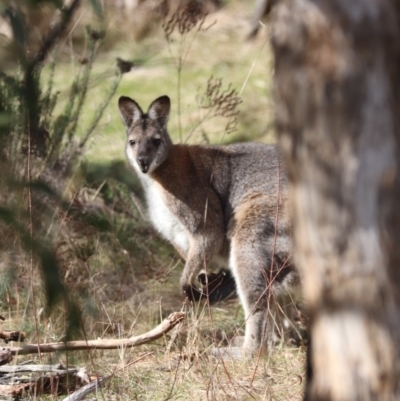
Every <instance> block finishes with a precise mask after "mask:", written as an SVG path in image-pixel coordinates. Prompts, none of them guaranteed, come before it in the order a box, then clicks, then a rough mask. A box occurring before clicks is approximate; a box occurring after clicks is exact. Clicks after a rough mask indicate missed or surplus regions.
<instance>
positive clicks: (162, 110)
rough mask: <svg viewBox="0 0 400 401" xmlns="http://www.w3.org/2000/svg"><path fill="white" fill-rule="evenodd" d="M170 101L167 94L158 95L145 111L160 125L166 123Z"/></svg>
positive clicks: (163, 125)
mask: <svg viewBox="0 0 400 401" xmlns="http://www.w3.org/2000/svg"><path fill="white" fill-rule="evenodd" d="M170 109H171V101H170V100H169V97H168V96H160V97H159V98H157V99H156V100H154V102H153V103H152V104H151V105H150V107H149V110H148V112H147V114H148V116H149V117H150V118H151V119H152V120H157V121H158V122H159V123H160V125H161V126H162V127H165V126H166V125H167V121H168V117H169V111H170Z"/></svg>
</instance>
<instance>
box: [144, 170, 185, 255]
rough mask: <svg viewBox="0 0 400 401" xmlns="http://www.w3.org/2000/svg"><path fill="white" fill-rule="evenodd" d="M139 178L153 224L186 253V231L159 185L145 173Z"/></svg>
mask: <svg viewBox="0 0 400 401" xmlns="http://www.w3.org/2000/svg"><path fill="white" fill-rule="evenodd" d="M141 179H142V183H143V187H144V189H145V194H146V202H147V209H148V213H149V217H150V220H151V222H152V223H153V226H154V227H155V228H156V229H157V230H158V231H159V233H160V234H161V235H162V236H163V237H164V238H165V239H167V240H168V241H170V242H172V244H173V245H175V246H176V247H177V248H180V249H181V250H182V251H183V252H184V253H186V254H187V252H188V251H189V234H188V231H187V229H186V228H185V227H184V225H183V224H182V223H181V222H180V221H179V219H178V218H177V217H176V216H175V214H173V213H172V212H171V210H170V208H169V207H168V206H167V205H166V203H165V198H164V195H163V191H162V188H161V186H160V185H159V184H158V183H156V182H154V181H153V180H152V179H151V178H150V177H148V176H147V175H143V174H141Z"/></svg>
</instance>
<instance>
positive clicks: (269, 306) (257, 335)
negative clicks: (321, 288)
mask: <svg viewBox="0 0 400 401" xmlns="http://www.w3.org/2000/svg"><path fill="white" fill-rule="evenodd" d="M119 109H120V112H121V115H122V119H123V121H124V123H125V126H126V130H127V141H126V154H127V157H128V159H129V161H130V163H131V164H132V166H133V168H134V169H135V171H136V173H137V175H138V176H139V178H140V181H141V183H142V185H143V189H144V193H145V199H146V206H147V215H148V217H149V219H150V220H151V222H152V224H153V225H154V227H155V228H156V229H157V230H158V231H159V233H160V234H161V235H162V236H163V237H164V238H165V239H167V240H168V241H170V242H171V243H172V244H173V246H174V247H175V248H176V250H177V251H178V252H179V254H180V255H181V256H182V257H183V259H184V260H185V262H186V263H185V267H184V270H183V273H182V277H181V280H180V285H181V287H182V290H183V291H184V293H185V294H187V293H188V292H189V291H190V289H191V288H192V284H193V282H194V280H195V279H196V277H197V275H198V273H199V272H200V270H202V269H204V268H205V267H206V266H207V264H208V263H209V262H211V260H212V259H213V258H214V257H223V258H225V259H226V260H227V261H228V263H229V267H230V269H231V271H232V273H233V276H234V278H235V282H236V287H237V292H238V294H239V298H240V300H241V302H242V305H243V308H244V312H245V318H246V330H245V336H244V342H243V346H242V349H241V351H240V354H241V355H242V356H245V357H249V356H251V355H253V354H254V352H256V351H258V350H259V348H260V346H262V345H266V344H267V345H268V343H269V344H270V343H271V341H272V338H273V332H274V325H275V323H276V322H275V321H274V320H275V313H276V306H275V300H276V299H278V298H281V297H282V296H284V295H285V294H286V292H287V290H288V289H290V287H291V286H293V285H295V284H297V281H298V276H297V273H296V272H295V270H294V268H293V265H292V262H291V234H290V224H289V222H288V220H287V218H286V210H285V202H286V199H287V178H286V176H285V172H284V166H283V163H282V161H281V157H280V154H279V151H278V149H277V147H276V146H274V145H264V144H260V143H241V144H234V145H227V146H200V145H183V144H176V145H174V144H173V143H172V141H171V139H170V137H169V134H168V132H167V122H168V117H169V113H170V99H169V98H168V96H161V97H159V98H157V99H156V100H154V101H153V102H152V103H151V105H150V107H149V109H148V111H147V113H144V112H143V111H142V109H141V108H140V106H139V105H138V104H137V103H136V102H135V101H134V100H132V99H130V98H129V97H125V96H122V97H120V98H119Z"/></svg>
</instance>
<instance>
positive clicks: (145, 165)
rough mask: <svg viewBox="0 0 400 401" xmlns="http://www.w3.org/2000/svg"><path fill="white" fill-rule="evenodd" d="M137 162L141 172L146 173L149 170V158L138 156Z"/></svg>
mask: <svg viewBox="0 0 400 401" xmlns="http://www.w3.org/2000/svg"><path fill="white" fill-rule="evenodd" d="M137 163H138V165H139V167H140V170H142V173H147V172H148V171H149V165H150V159H149V157H148V156H139V157H138V158H137Z"/></svg>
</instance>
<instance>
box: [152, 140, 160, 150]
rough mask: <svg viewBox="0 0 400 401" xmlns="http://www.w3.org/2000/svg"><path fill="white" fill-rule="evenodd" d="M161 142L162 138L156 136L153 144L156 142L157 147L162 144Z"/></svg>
mask: <svg viewBox="0 0 400 401" xmlns="http://www.w3.org/2000/svg"><path fill="white" fill-rule="evenodd" d="M160 143H161V139H159V138H156V139H153V144H154V146H155V147H156V148H157V147H158V146H160Z"/></svg>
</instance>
